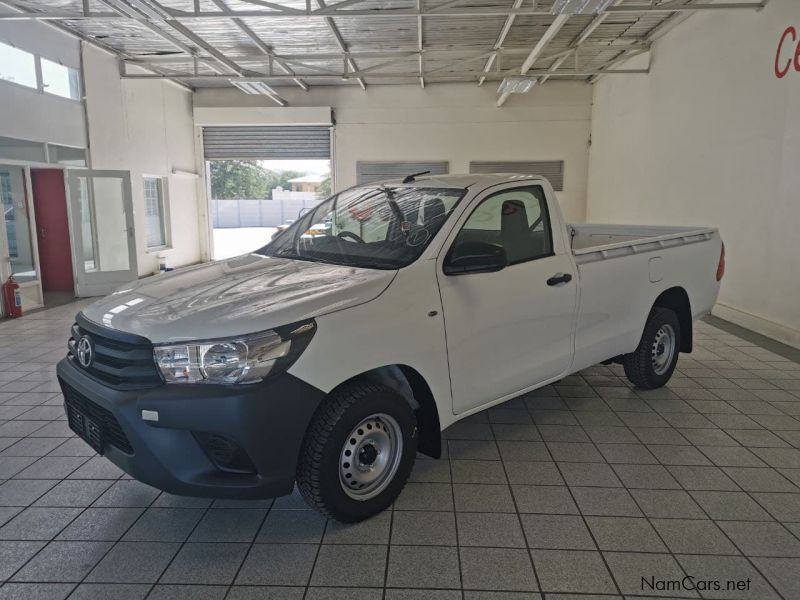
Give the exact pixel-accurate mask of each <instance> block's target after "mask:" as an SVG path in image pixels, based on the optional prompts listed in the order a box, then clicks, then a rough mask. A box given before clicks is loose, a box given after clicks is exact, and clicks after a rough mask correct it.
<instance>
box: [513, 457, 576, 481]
mask: <svg viewBox="0 0 800 600" xmlns="http://www.w3.org/2000/svg"><path fill="white" fill-rule="evenodd" d="M503 465H504V466H505V472H506V474H507V475H508V482H509V483H521V484H524V485H564V478H563V477H561V473H560V471H559V470H558V467H556V463H554V462H527V461H525V462H523V461H503Z"/></svg>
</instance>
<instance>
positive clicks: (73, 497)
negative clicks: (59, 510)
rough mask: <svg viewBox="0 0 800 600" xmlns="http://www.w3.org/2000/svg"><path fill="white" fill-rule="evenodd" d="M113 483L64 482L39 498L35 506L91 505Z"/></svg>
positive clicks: (85, 480)
mask: <svg viewBox="0 0 800 600" xmlns="http://www.w3.org/2000/svg"><path fill="white" fill-rule="evenodd" d="M111 483H112V482H111V481H102V480H87V479H81V480H64V481H61V482H59V483H58V485H56V486H55V487H53V488H52V489H51V490H50V491H49V492H47V493H46V494H44V495H43V496H42V497H41V498H39V499H38V500H37V501H36V503H35V506H53V507H57V506H64V507H68V506H74V507H86V506H89V505H91V504H92V503H93V502H94V501H95V500H97V498H99V497H100V495H101V494H102V493H103V492H105V491H106V490H107V489H108V488H109V487H110V486H111Z"/></svg>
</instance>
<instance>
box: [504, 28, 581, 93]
mask: <svg viewBox="0 0 800 600" xmlns="http://www.w3.org/2000/svg"><path fill="white" fill-rule="evenodd" d="M568 20H569V15H556V17H555V19H553V22H552V23H550V26H549V27H548V28H547V30H546V31H545V32H544V33H543V34H542V37H540V38H539V41H538V42H536V45H535V46H534V47H533V50H531V53H530V54H528V57H527V58H526V59H525V61H524V62H523V63H522V67H520V70H519V73H520V75H527V73H528V71H530V69H531V67H533V63H535V62H536V59H537V58H539V56H540V55H541V53H542V52H543V51H544V49H545V47H546V46H547V44H549V43H550V40H552V39H553V38H554V37H555V36H556V35H558V32H559V31H561V28H562V27H563V26H564V23H566V22H567V21H568ZM510 95H511V94H509V93H508V92H503V93H502V94H500V97H499V98H498V99H497V106H503V104H505V103H506V100H508V97H509V96H510Z"/></svg>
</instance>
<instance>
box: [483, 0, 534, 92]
mask: <svg viewBox="0 0 800 600" xmlns="http://www.w3.org/2000/svg"><path fill="white" fill-rule="evenodd" d="M522 1H523V0H514V4H513V5H512V6H511V8H513V9H517V8H520V7H521V6H522ZM515 18H516V15H508V16H507V17H506V21H505V23H503V27H502V28H501V29H500V33H499V35H498V36H497V39H496V40H495V42H494V46H493V48H494V49H495V50H499V49H500V48H502V47H503V42H505V41H506V36H507V35H508V32H509V31H511V26H512V25H513V24H514V19H515ZM495 60H497V53H496V52H495V53H493V54H492V55H491V56H490V57H489V58H488V59H487V60H486V64H485V65H484V66H483V72H484V73H488V72H489V70H490V69H491V68H492V65H493V64H494V61H495ZM484 81H486V77H483V76H481V78H480V79H478V85H483V82H484Z"/></svg>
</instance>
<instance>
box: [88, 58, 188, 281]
mask: <svg viewBox="0 0 800 600" xmlns="http://www.w3.org/2000/svg"><path fill="white" fill-rule="evenodd" d="M84 79H85V82H86V108H87V114H88V121H89V138H90V151H91V163H92V167H93V168H94V169H124V170H130V172H131V178H132V185H133V205H134V213H135V214H134V221H135V229H136V247H137V261H138V267H139V274H140V275H148V274H150V273H153V272H154V271H155V270H156V269H157V267H158V258H157V257H158V254H160V253H162V252H148V251H147V249H146V238H145V215H144V190H143V182H142V177H143V176H159V177H167V178H168V179H167V181H168V185H167V186H166V190H167V194H168V198H169V207H170V219H169V221H170V223H171V228H170V229H171V241H172V244H171V245H172V249H171V250H166V251H163V253H164V254H166V256H167V261H168V265H169V266H171V267H178V266H182V265H187V264H191V263H195V262H198V261H199V260H200V259H201V254H200V232H201V226H200V224H199V217H198V194H197V189H198V181H197V180H196V179H193V178H191V177H187V176H186V175H180V174H179V175H173V174H172V172H173V169H175V170H178V171H181V172H183V173H193V172H196V160H195V142H194V122H193V118H192V94H191V92H189V91H188V90H184V89H182V88H180V87H178V86H176V85H174V84H172V83H167V82H163V81H158V80H130V79H127V80H122V79H120V77H119V69H118V66H117V60H116V58H115V57H113V56H112V55H110V54H108V53H106V52H104V51H102V50H99V49H97V48H94V47H92V46H89V45H85V46H84Z"/></svg>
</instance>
